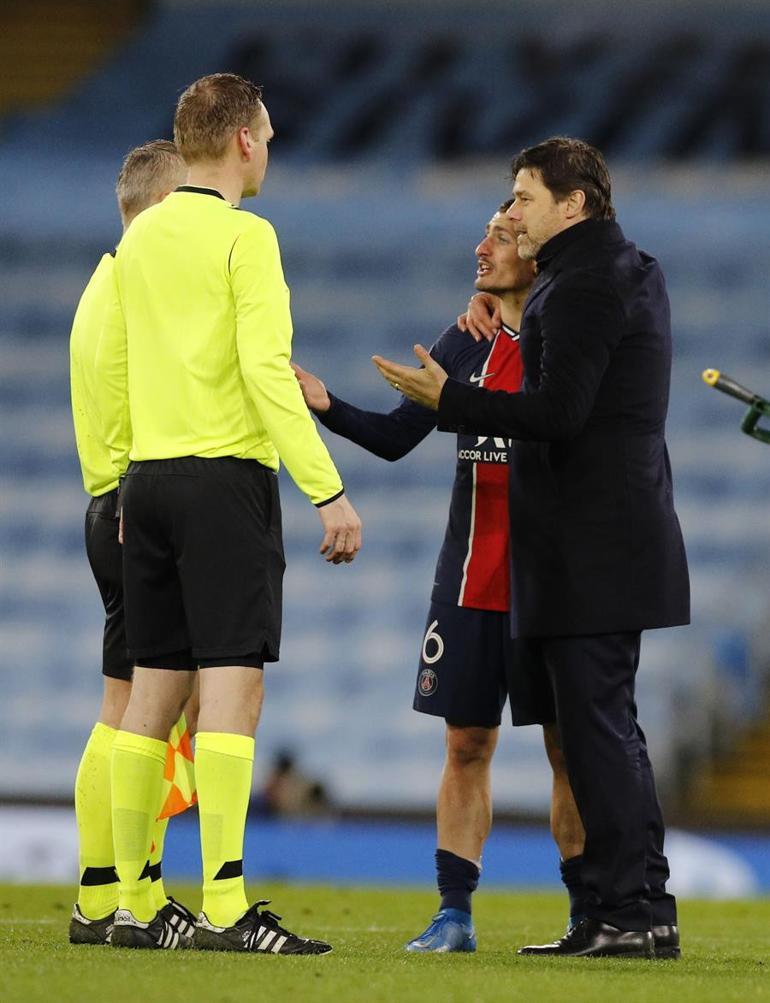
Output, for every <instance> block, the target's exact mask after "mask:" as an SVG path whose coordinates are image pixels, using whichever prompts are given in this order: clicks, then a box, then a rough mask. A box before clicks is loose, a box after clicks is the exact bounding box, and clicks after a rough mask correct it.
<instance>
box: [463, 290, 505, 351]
mask: <svg viewBox="0 0 770 1003" xmlns="http://www.w3.org/2000/svg"><path fill="white" fill-rule="evenodd" d="M457 326H458V327H459V328H460V330H461V331H467V332H468V334H469V335H470V336H471V337H472V338H473V340H474V341H482V340H486V341H492V339H493V338H494V336H495V335H496V334H497V332H498V331H499V330H500V328H501V327H502V326H503V315H502V313H501V311H500V298H499V297H498V296H493V295H492V293H476V294H475V296H472V297H471V298H470V300H469V301H468V310H467V312H466V313H461V314H460V316H459V317H458V318H457Z"/></svg>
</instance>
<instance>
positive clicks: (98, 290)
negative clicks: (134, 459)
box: [70, 254, 126, 496]
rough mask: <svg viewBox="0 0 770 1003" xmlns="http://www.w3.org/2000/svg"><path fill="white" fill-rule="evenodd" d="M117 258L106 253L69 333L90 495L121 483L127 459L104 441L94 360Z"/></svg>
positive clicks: (75, 416) (78, 436)
mask: <svg viewBox="0 0 770 1003" xmlns="http://www.w3.org/2000/svg"><path fill="white" fill-rule="evenodd" d="M114 265H115V260H114V258H113V256H112V255H111V254H105V255H104V256H103V257H102V260H101V261H100V262H99V264H98V265H97V266H96V271H95V272H94V274H93V275H92V276H91V278H90V279H89V282H88V285H87V286H86V288H85V289H84V290H83V295H82V296H81V297H80V302H79V303H78V308H77V310H76V311H75V319H74V320H73V322H72V334H71V335H70V391H71V396H72V421H73V424H74V425H75V442H76V444H77V450H78V458H79V459H80V469H81V472H82V474H83V487H84V488H85V489H86V491H87V492H88V493H89V494H90V495H95V496H96V495H103V494H106V493H107V492H108V491H112V489H113V488H116V487H117V486H118V479H119V478H120V476H121V475H122V474H123V473H125V469H126V459H125V458H124V459H123V460H122V461H121V458H120V456H119V455H117V456H116V455H115V454H113V453H111V451H110V450H109V449H108V448H107V446H106V445H105V442H104V435H103V432H102V422H101V416H100V414H99V410H98V407H97V404H96V396H97V393H96V386H95V377H96V370H95V366H94V362H95V359H96V352H97V348H98V346H99V338H100V335H101V331H102V326H103V324H104V320H105V317H106V316H107V313H108V311H109V308H110V304H111V303H112V300H113V297H114V288H115V286H114V276H113V269H114Z"/></svg>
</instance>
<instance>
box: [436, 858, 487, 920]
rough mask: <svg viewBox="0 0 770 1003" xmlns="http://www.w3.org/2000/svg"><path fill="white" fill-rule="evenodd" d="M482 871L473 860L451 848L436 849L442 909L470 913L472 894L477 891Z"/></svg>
mask: <svg viewBox="0 0 770 1003" xmlns="http://www.w3.org/2000/svg"><path fill="white" fill-rule="evenodd" d="M480 876H481V871H480V870H479V868H478V867H477V866H476V864H474V863H473V861H472V860H466V859H465V858H464V857H458V856H456V855H455V854H454V853H450V852H449V850H436V877H437V879H438V890H439V892H440V893H441V906H440V908H441V909H460V910H461V911H462V912H467V913H470V911H471V895H472V894H473V892H475V891H476V888H477V887H478V883H479V877H480Z"/></svg>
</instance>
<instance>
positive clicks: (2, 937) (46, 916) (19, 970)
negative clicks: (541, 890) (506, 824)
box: [0, 885, 770, 1003]
mask: <svg viewBox="0 0 770 1003" xmlns="http://www.w3.org/2000/svg"><path fill="white" fill-rule="evenodd" d="M169 890H170V891H171V892H172V894H174V895H176V897H178V898H179V899H180V900H182V901H184V902H185V903H187V904H188V905H189V906H190V907H191V908H193V909H196V908H197V907H198V904H199V895H198V893H197V891H193V890H192V889H190V888H182V887H179V888H177V887H171V888H170V889H169ZM252 891H253V892H254V895H255V896H256V894H257V889H252ZM258 894H259V897H264V898H272V900H273V903H272V908H274V909H276V911H277V912H279V913H281V914H282V915H283V916H284V918H285V921H286V924H287V926H289V928H290V929H293V930H296V931H297V932H298V933H301V934H308V935H313V936H320V937H324V938H326V939H327V940H329V941H330V942H332V943H333V944H334V948H335V950H334V953H333V954H330V955H327V956H325V957H320V958H279V957H272V956H268V957H265V956H261V955H259V956H244V955H232V954H205V953H198V952H195V951H184V952H162V951H158V952H140V951H127V950H117V949H114V948H109V947H72V946H71V945H70V944H69V943H68V941H67V924H68V921H69V912H70V909H71V906H72V889H71V888H68V887H42V886H24V885H1V886H0V973H2V974H0V999H2V1000H3V1001H4V1003H37V1001H46V1003H48V1001H50V1003H75V1001H77V1003H92V1001H105V1003H197V1001H204V1003H283V1001H290V1003H315V1001H318V1003H326V1001H329V1003H341V1001H342V1003H345V1001H356V1003H358V1001H361V1003H379V1001H382V1003H385V1001H387V1003H412V1001H414V1003H417V1001H419V1003H433V1001H436V1003H439V1001H440V1003H460V1001H462V1003H496V1001H505V1003H519V1001H521V1003H525V1001H526V1003H648V1001H649V1003H653V1001H654V1003H689V1001H693V1003H696V1001H697V1003H712V1001H713V1003H731V1001H740V1003H750V1001H754V1000H768V1001H770V900H767V899H764V900H755V901H746V902H730V903H718V902H694V901H690V902H684V903H682V906H681V913H680V920H681V928H682V933H683V958H682V960H681V961H679V962H672V961H668V962H664V961H660V962H648V961H622V960H617V959H607V960H604V959H577V958H576V959H569V960H566V959H564V960H559V959H534V958H520V957H517V956H516V953H515V950H514V948H515V947H516V946H519V945H521V944H523V943H527V942H532V941H535V942H537V941H543V940H546V939H551V938H552V937H553V936H554V935H555V934H557V933H558V932H559V930H560V928H561V927H562V925H563V922H564V914H565V900H564V897H563V896H561V895H558V894H550V893H549V894H536V893H514V892H491V891H485V892H484V891H483V892H481V893H479V894H478V895H477V896H476V904H475V907H474V916H475V922H476V932H477V935H478V940H479V949H478V952H477V953H476V954H464V955H438V956H437V955H433V956H431V955H407V954H405V953H404V951H403V945H404V942H405V941H406V940H407V939H408V938H409V937H412V936H415V935H416V934H417V933H419V932H420V931H421V929H422V928H423V927H424V926H425V925H426V923H427V920H428V919H429V918H430V915H431V911H432V909H433V908H434V907H435V902H436V900H435V896H434V894H432V893H431V892H430V891H428V890H425V891H415V890H414V889H410V890H399V889H393V888H389V889H376V888H362V887H355V888H345V887H343V888H335V887H322V886H317V885H311V886H307V885H305V886H298V885H269V886H263V887H261V888H259V890H258Z"/></svg>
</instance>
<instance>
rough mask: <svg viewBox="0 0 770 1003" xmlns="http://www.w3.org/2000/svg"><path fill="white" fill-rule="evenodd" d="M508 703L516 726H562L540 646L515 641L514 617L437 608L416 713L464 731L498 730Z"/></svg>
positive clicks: (419, 679)
mask: <svg viewBox="0 0 770 1003" xmlns="http://www.w3.org/2000/svg"><path fill="white" fill-rule="evenodd" d="M506 699H507V700H510V706H511V720H512V722H513V724H515V725H525V724H550V723H551V722H553V721H555V720H556V712H555V709H554V701H553V693H552V691H551V683H550V681H549V678H548V672H547V670H546V668H545V665H544V663H543V660H542V658H541V657H540V655H539V654H538V650H537V647H536V645H535V644H534V643H533V642H531V641H529V640H527V639H526V638H517V639H515V640H514V639H513V638H512V637H511V627H510V617H509V615H508V613H498V612H496V611H494V610H485V609H468V608H466V607H463V606H450V605H448V604H444V603H437V602H433V603H431V606H430V611H429V613H428V621H427V624H426V627H425V634H424V636H423V642H422V652H421V658H420V668H419V670H418V673H417V686H416V688H415V694H414V704H413V707H414V709H415V710H417V711H420V712H421V713H422V714H435V715H436V716H437V717H443V718H444V719H445V720H446V721H447V723H449V724H454V725H459V726H461V727H481V728H494V727H497V726H498V725H499V724H500V721H501V720H502V713H503V707H504V706H505V701H506Z"/></svg>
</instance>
